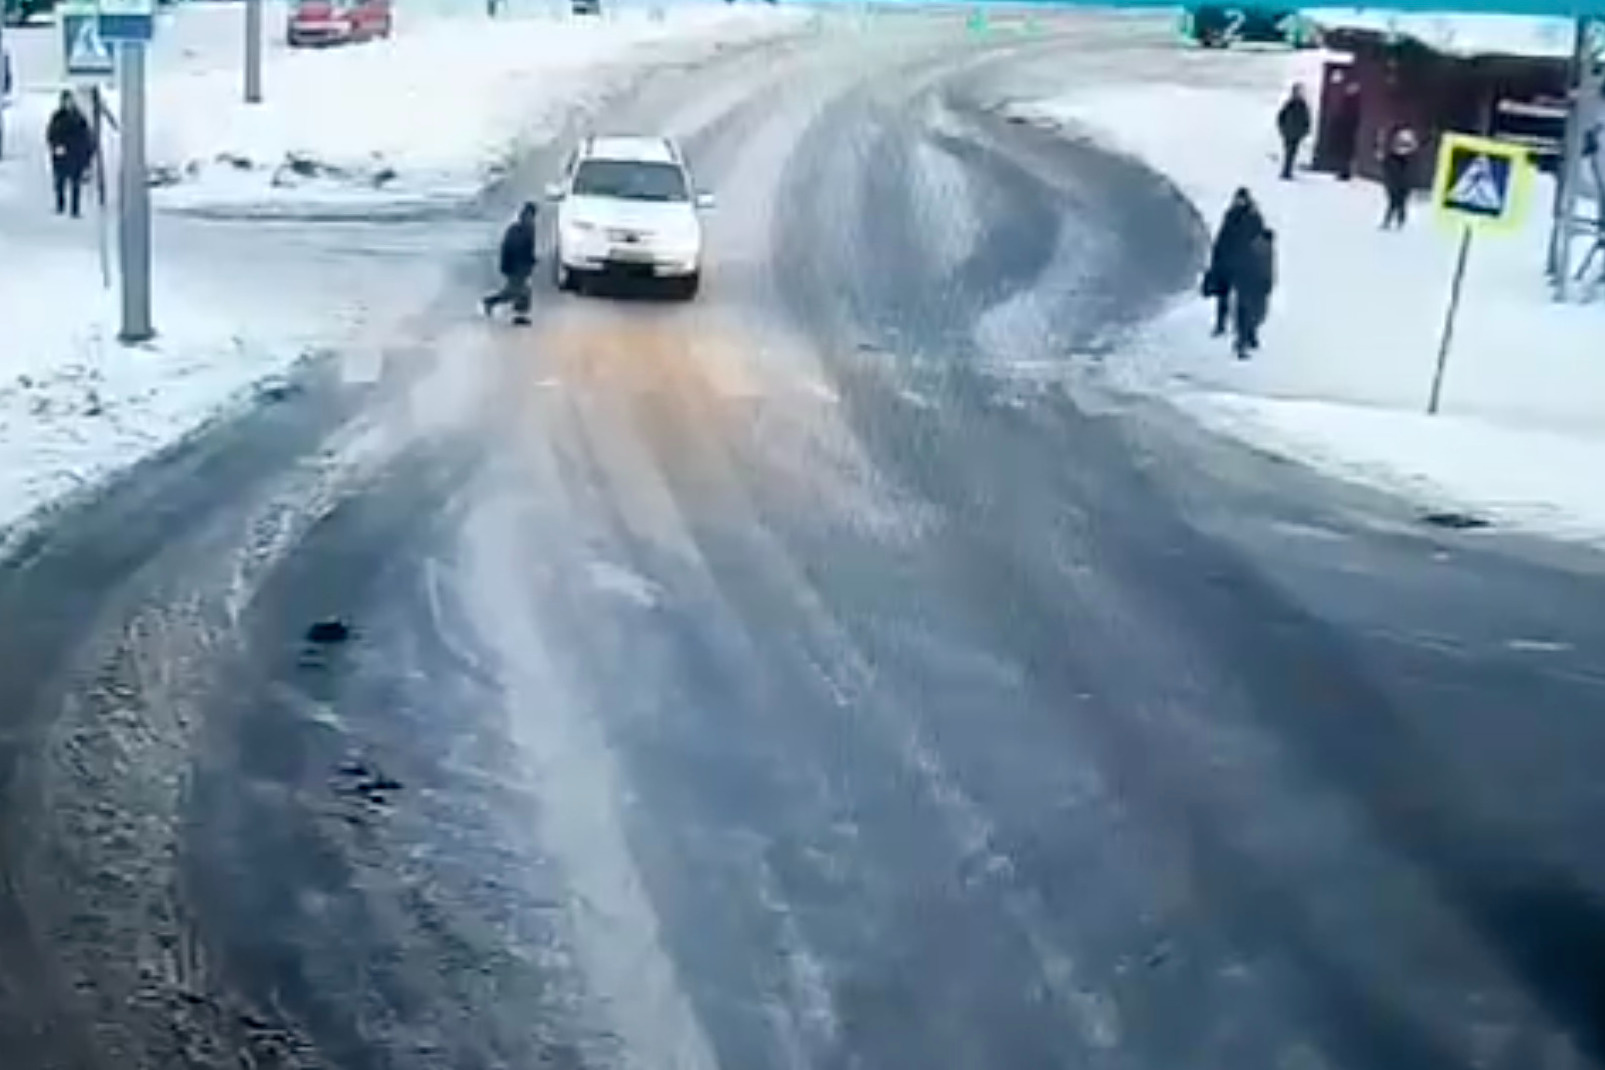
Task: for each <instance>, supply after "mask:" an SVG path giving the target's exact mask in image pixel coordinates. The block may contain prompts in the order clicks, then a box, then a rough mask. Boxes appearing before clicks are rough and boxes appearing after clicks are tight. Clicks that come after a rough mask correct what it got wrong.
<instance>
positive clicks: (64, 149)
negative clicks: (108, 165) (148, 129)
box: [45, 90, 95, 218]
mask: <svg viewBox="0 0 1605 1070" xmlns="http://www.w3.org/2000/svg"><path fill="white" fill-rule="evenodd" d="M45 141H46V142H47V143H48V144H49V146H50V175H51V178H52V180H53V181H54V185H55V189H56V214H57V215H61V214H62V213H64V212H66V211H67V208H68V205H69V201H70V203H71V208H72V214H73V216H74V217H75V218H76V217H77V215H78V211H79V208H80V206H81V203H82V200H83V188H84V173H85V172H86V171H88V170H89V164H90V162H91V161H92V160H94V158H95V132H94V129H93V128H92V127H91V126H90V125H89V120H88V119H87V118H85V117H84V113H83V111H82V110H80V109H79V107H78V101H77V100H76V99H75V98H74V97H73V95H72V91H71V90H66V91H64V92H63V93H62V94H61V104H60V105H59V106H58V107H57V108H56V110H55V112H54V113H53V114H52V115H51V116H50V124H49V125H48V126H47V127H46V128H45Z"/></svg>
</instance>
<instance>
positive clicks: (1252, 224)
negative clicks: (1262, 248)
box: [1204, 188, 1265, 337]
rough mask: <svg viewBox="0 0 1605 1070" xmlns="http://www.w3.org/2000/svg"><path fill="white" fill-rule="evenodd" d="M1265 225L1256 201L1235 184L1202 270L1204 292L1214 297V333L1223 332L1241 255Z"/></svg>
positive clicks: (1240, 263) (1239, 267) (1238, 271)
mask: <svg viewBox="0 0 1605 1070" xmlns="http://www.w3.org/2000/svg"><path fill="white" fill-rule="evenodd" d="M1264 229H1265V218H1264V216H1262V215H1261V214H1260V210H1259V205H1257V204H1255V203H1254V197H1253V195H1252V194H1250V193H1249V192H1248V190H1246V189H1243V188H1239V189H1238V191H1237V192H1236V193H1235V194H1233V195H1232V203H1231V206H1230V207H1228V208H1227V209H1226V215H1225V217H1224V218H1222V219H1221V223H1220V229H1219V230H1218V231H1216V232H1215V243H1214V245H1213V246H1212V247H1211V249H1210V253H1209V270H1208V271H1206V272H1205V273H1204V296H1205V297H1213V298H1214V299H1215V335H1216V337H1219V336H1221V335H1223V334H1225V333H1226V319H1227V314H1228V313H1229V312H1230V311H1231V307H1232V292H1233V290H1235V289H1236V288H1237V283H1238V277H1239V275H1240V274H1241V272H1242V265H1243V258H1244V256H1245V255H1246V254H1247V251H1248V245H1249V242H1250V241H1252V240H1253V238H1254V236H1255V235H1256V234H1258V233H1259V232H1260V231H1262V230H1264Z"/></svg>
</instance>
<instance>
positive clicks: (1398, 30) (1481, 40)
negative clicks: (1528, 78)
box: [1305, 8, 1576, 59]
mask: <svg viewBox="0 0 1605 1070" xmlns="http://www.w3.org/2000/svg"><path fill="white" fill-rule="evenodd" d="M1305 14H1306V15H1308V16H1309V18H1310V19H1311V20H1312V21H1313V22H1315V23H1316V25H1318V26H1320V27H1321V28H1322V29H1326V30H1360V31H1370V32H1373V33H1379V34H1391V35H1394V36H1397V37H1403V38H1409V39H1411V40H1414V41H1416V42H1417V43H1419V44H1422V45H1425V46H1426V47H1428V48H1430V49H1432V50H1433V51H1435V52H1439V53H1441V54H1443V55H1446V56H1461V57H1465V58H1473V57H1476V56H1531V57H1535V58H1546V57H1547V58H1554V59H1568V58H1570V57H1571V54H1572V45H1573V40H1574V39H1573V34H1574V32H1575V25H1576V24H1575V23H1574V22H1573V21H1572V20H1571V19H1564V18H1552V17H1547V16H1526V15H1492V14H1482V15H1474V14H1456V15H1448V14H1426V13H1421V12H1403V11H1382V10H1377V9H1376V8H1311V9H1307V10H1306V11H1305Z"/></svg>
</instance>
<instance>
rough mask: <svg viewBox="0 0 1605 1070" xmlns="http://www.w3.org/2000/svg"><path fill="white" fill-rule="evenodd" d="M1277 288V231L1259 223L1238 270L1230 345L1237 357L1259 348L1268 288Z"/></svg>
mask: <svg viewBox="0 0 1605 1070" xmlns="http://www.w3.org/2000/svg"><path fill="white" fill-rule="evenodd" d="M1275 288H1276V235H1275V233H1274V232H1272V230H1271V229H1270V228H1269V227H1261V228H1260V229H1259V232H1258V233H1256V234H1255V235H1254V236H1253V237H1252V238H1250V239H1249V241H1248V245H1247V247H1246V248H1245V249H1244V250H1243V260H1242V264H1241V266H1240V267H1239V269H1238V274H1237V308H1236V311H1237V316H1236V323H1235V327H1236V332H1235V334H1236V337H1235V338H1234V339H1233V348H1235V349H1236V351H1237V359H1238V360H1247V359H1248V355H1249V354H1250V353H1252V352H1254V351H1255V350H1256V349H1258V348H1259V329H1260V327H1261V326H1263V325H1264V323H1265V317H1266V316H1267V315H1268V314H1269V312H1270V308H1271V291H1272V290H1274V289H1275Z"/></svg>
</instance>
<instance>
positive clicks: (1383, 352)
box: [1010, 52, 1605, 543]
mask: <svg viewBox="0 0 1605 1070" xmlns="http://www.w3.org/2000/svg"><path fill="white" fill-rule="evenodd" d="M1322 59H1323V57H1321V56H1319V55H1313V54H1310V55H1287V54H1282V53H1267V52H1241V53H1227V54H1214V53H1207V54H1206V53H1197V52H1193V53H1182V54H1179V55H1178V62H1177V64H1176V67H1175V70H1174V72H1173V74H1172V75H1171V76H1170V78H1169V79H1167V80H1157V81H1156V80H1148V81H1145V82H1143V83H1142V84H1131V85H1114V86H1105V87H1101V88H1096V89H1089V90H1087V91H1082V92H1075V93H1072V94H1070V95H1066V96H1063V97H1059V98H1054V99H1046V100H1038V101H1033V102H1029V103H1018V104H1014V105H1011V106H1010V107H1011V110H1013V111H1015V112H1016V113H1018V114H1020V115H1022V116H1023V117H1025V118H1027V119H1029V120H1031V121H1035V122H1041V123H1046V124H1051V125H1053V126H1055V127H1056V128H1062V129H1064V130H1065V131H1066V132H1067V133H1069V134H1071V135H1073V136H1086V137H1092V138H1095V139H1097V140H1099V141H1100V142H1103V143H1106V144H1111V145H1113V146H1115V147H1119V148H1121V149H1124V150H1125V151H1128V152H1131V153H1133V154H1135V155H1137V156H1140V157H1142V158H1143V159H1145V160H1146V161H1148V162H1149V163H1150V164H1151V165H1153V166H1154V167H1156V168H1157V169H1158V170H1160V171H1162V172H1164V173H1165V174H1167V175H1169V176H1170V177H1171V179H1172V180H1173V181H1174V182H1175V183H1176V185H1177V186H1178V188H1180V189H1181V190H1182V192H1183V193H1185V194H1186V195H1187V196H1188V197H1189V198H1190V199H1191V200H1192V201H1193V202H1194V203H1195V204H1196V206H1197V208H1198V210H1199V212H1200V213H1201V214H1202V215H1203V217H1204V218H1205V220H1206V221H1208V223H1209V224H1210V225H1211V226H1212V227H1213V226H1214V225H1215V224H1216V223H1217V222H1218V220H1219V217H1220V214H1221V212H1222V211H1224V209H1225V207H1226V204H1227V201H1228V199H1229V198H1230V196H1231V194H1232V192H1233V191H1234V190H1235V189H1236V188H1237V187H1239V186H1247V187H1249V188H1250V189H1251V190H1252V191H1253V192H1254V194H1255V196H1256V197H1257V198H1258V200H1259V201H1260V204H1261V206H1262V208H1263V210H1264V211H1265V214H1266V216H1267V217H1268V219H1269V222H1270V225H1271V226H1272V227H1273V228H1274V229H1275V231H1276V236H1277V245H1278V272H1279V279H1278V288H1277V291H1276V294H1275V296H1274V297H1273V299H1272V311H1271V319H1270V322H1269V323H1268V324H1267V326H1266V329H1265V332H1264V338H1263V343H1264V347H1263V351H1262V353H1261V354H1260V355H1259V356H1258V357H1257V358H1256V359H1254V360H1251V361H1248V362H1238V361H1236V360H1234V359H1232V356H1231V353H1230V350H1229V347H1228V346H1227V345H1226V344H1225V343H1224V342H1222V341H1220V340H1215V339H1211V338H1209V337H1208V333H1209V327H1210V319H1211V312H1210V309H1209V307H1208V304H1207V303H1206V302H1205V301H1203V300H1202V299H1199V298H1196V297H1183V298H1182V299H1180V300H1179V301H1178V302H1177V304H1176V305H1175V307H1174V308H1173V309H1172V310H1171V311H1170V312H1169V313H1168V314H1167V315H1165V316H1163V317H1161V318H1160V320H1159V321H1158V322H1157V323H1155V324H1153V325H1152V326H1151V328H1150V329H1149V330H1147V331H1146V332H1144V334H1143V335H1142V336H1141V337H1140V338H1139V339H1137V340H1136V342H1135V344H1134V346H1133V347H1132V351H1131V352H1130V353H1128V354H1126V355H1125V356H1126V357H1127V359H1126V360H1125V361H1123V362H1121V363H1120V364H1119V365H1118V366H1117V368H1116V369H1115V374H1117V375H1118V376H1119V377H1120V378H1121V380H1122V381H1123V384H1124V385H1126V386H1131V387H1137V388H1149V389H1162V390H1165V391H1169V392H1173V393H1174V395H1175V396H1176V397H1177V398H1178V399H1179V400H1180V401H1181V402H1182V403H1183V404H1184V405H1187V406H1188V407H1189V408H1190V409H1191V410H1192V411H1193V412H1195V413H1197V414H1198V415H1199V416H1200V417H1201V418H1202V419H1204V420H1205V421H1206V422H1207V423H1209V424H1211V425H1213V426H1215V427H1218V428H1221V429H1224V430H1227V431H1230V432H1233V433H1236V434H1240V435H1243V436H1245V437H1247V438H1249V439H1251V440H1253V441H1254V442H1256V443H1258V444H1260V445H1261V446H1263V447H1265V448H1269V449H1271V450H1273V451H1277V452H1281V453H1284V454H1289V455H1294V456H1297V457H1300V458H1302V459H1304V460H1306V461H1308V462H1310V463H1312V464H1314V465H1316V466H1319V467H1321V468H1323V469H1326V470H1328V471H1330V472H1333V473H1335V474H1338V475H1340V476H1344V477H1348V478H1355V479H1360V480H1364V481H1367V482H1371V483H1379V484H1381V485H1383V486H1385V487H1386V488H1388V489H1390V490H1394V491H1398V492H1402V493H1403V494H1405V495H1407V496H1409V497H1410V498H1411V499H1412V500H1414V501H1417V502H1420V503H1422V504H1423V505H1429V506H1431V507H1433V508H1459V509H1470V510H1472V511H1474V512H1478V513H1480V514H1482V515H1485V516H1489V517H1491V518H1493V519H1497V520H1500V521H1502V522H1504V523H1506V524H1509V525H1513V526H1519V527H1524V528H1527V529H1530V530H1536V531H1540V532H1544V533H1549V534H1553V535H1562V536H1566V537H1572V538H1580V539H1586V540H1590V541H1598V542H1601V543H1605V476H1602V474H1601V473H1605V347H1602V345H1601V339H1605V304H1592V305H1567V306H1561V305H1557V304H1555V303H1554V302H1553V301H1552V300H1551V298H1550V294H1549V290H1548V287H1547V285H1546V282H1545V278H1544V274H1543V264H1544V253H1545V248H1546V241H1547V219H1546V218H1545V211H1544V209H1545V208H1546V207H1547V205H1548V203H1549V200H1550V198H1551V197H1552V192H1551V191H1550V190H1549V189H1548V188H1547V187H1546V184H1545V183H1543V182H1540V183H1538V184H1536V185H1535V189H1534V194H1535V195H1534V196H1533V197H1532V199H1531V205H1530V208H1531V211H1530V213H1529V216H1528V219H1527V225H1526V226H1525V227H1524V228H1523V229H1522V230H1521V231H1520V232H1519V233H1514V234H1510V235H1503V236H1493V235H1489V236H1485V237H1478V238H1477V239H1476V240H1475V241H1474V242H1473V246H1472V250H1471V256H1470V261H1469V268H1468V272H1467V276H1466V282H1465V289H1464V294H1463V298H1462V303H1461V308H1460V315H1459V320H1458V323H1457V326H1456V328H1455V342H1454V346H1453V349H1452V351H1451V356H1450V361H1449V365H1448V371H1447V376H1446V379H1445V384H1444V393H1443V402H1442V414H1440V415H1439V416H1436V417H1429V416H1427V415H1425V407H1426V403H1427V398H1428V394H1429V390H1430V386H1431V381H1432V375H1433V367H1434V362H1435V359H1436V354H1437V348H1438V340H1439V336H1440V331H1441V329H1442V324H1443V318H1444V312H1445V307H1446V304H1447V298H1448V293H1449V285H1450V279H1451V275H1452V270H1453V267H1454V262H1455V254H1456V249H1457V242H1458V235H1457V233H1456V232H1455V231H1454V230H1452V229H1451V228H1449V227H1446V226H1443V225H1440V224H1439V223H1438V222H1437V221H1436V220H1434V219H1433V218H1432V217H1431V215H1430V212H1429V208H1428V206H1427V205H1426V204H1425V203H1421V202H1418V203H1417V204H1416V205H1415V206H1414V215H1413V217H1412V219H1411V222H1410V225H1409V226H1408V227H1407V228H1406V229H1405V230H1404V231H1402V232H1384V231H1382V230H1380V229H1379V226H1378V224H1379V222H1380V219H1381V215H1382V208H1383V205H1382V193H1381V190H1380V189H1379V188H1378V187H1376V186H1375V185H1373V184H1371V183H1367V182H1359V181H1356V182H1354V183H1352V184H1345V183H1340V182H1337V181H1335V180H1333V179H1332V178H1331V177H1329V176H1324V175H1314V174H1301V175H1300V176H1299V177H1298V179H1297V181H1294V182H1285V183H1284V182H1280V181H1278V180H1277V177H1276V175H1277V163H1276V161H1277V156H1278V153H1279V151H1280V150H1279V145H1278V143H1277V136H1276V133H1275V128H1274V115H1275V112H1276V109H1277V107H1278V105H1279V103H1280V99H1281V97H1282V96H1283V95H1285V93H1286V91H1287V87H1288V86H1289V85H1290V84H1291V83H1293V82H1294V81H1302V82H1304V83H1305V85H1306V86H1307V88H1308V89H1309V90H1310V91H1311V93H1312V95H1313V94H1314V92H1315V91H1316V89H1317V88H1318V86H1319V85H1320V64H1321V62H1322Z"/></svg>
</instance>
